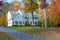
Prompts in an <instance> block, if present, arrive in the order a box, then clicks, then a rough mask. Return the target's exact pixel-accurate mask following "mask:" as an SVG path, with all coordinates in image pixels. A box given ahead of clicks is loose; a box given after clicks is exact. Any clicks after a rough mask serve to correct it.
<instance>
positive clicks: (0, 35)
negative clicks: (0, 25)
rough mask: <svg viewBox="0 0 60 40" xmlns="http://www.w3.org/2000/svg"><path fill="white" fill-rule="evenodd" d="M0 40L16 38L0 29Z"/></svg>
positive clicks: (15, 39) (14, 39) (13, 39)
mask: <svg viewBox="0 0 60 40" xmlns="http://www.w3.org/2000/svg"><path fill="white" fill-rule="evenodd" d="M0 40H18V39H17V38H14V37H13V36H11V35H8V34H7V33H5V32H2V31H0Z"/></svg>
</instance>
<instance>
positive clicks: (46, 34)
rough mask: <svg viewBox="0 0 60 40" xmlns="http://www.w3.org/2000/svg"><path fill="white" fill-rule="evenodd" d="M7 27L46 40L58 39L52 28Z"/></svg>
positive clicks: (59, 39)
mask: <svg viewBox="0 0 60 40" xmlns="http://www.w3.org/2000/svg"><path fill="white" fill-rule="evenodd" d="M8 28H10V29H13V30H16V31H19V32H23V33H26V34H30V35H34V36H37V37H41V38H46V40H60V37H57V36H54V34H53V30H52V31H50V30H51V29H54V28H40V27H31V26H20V27H19V26H12V27H8Z"/></svg>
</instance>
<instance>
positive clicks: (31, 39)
mask: <svg viewBox="0 0 60 40" xmlns="http://www.w3.org/2000/svg"><path fill="white" fill-rule="evenodd" d="M0 30H1V31H3V32H6V33H8V34H10V35H12V36H14V37H16V38H18V39H19V40H44V39H43V38H38V37H35V36H31V35H28V34H24V33H20V32H17V31H15V30H10V29H8V28H6V27H0Z"/></svg>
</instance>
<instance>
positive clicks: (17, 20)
mask: <svg viewBox="0 0 60 40" xmlns="http://www.w3.org/2000/svg"><path fill="white" fill-rule="evenodd" d="M38 21H39V19H38V14H37V13H36V12H33V17H32V13H30V12H29V13H27V14H24V13H23V12H21V11H20V10H18V11H17V12H14V11H9V12H8V13H7V26H25V25H26V22H27V23H28V24H29V25H34V26H35V25H38Z"/></svg>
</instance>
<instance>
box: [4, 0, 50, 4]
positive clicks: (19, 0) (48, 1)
mask: <svg viewBox="0 0 60 40" xmlns="http://www.w3.org/2000/svg"><path fill="white" fill-rule="evenodd" d="M3 1H4V2H8V3H10V2H12V1H14V0H3ZM17 1H18V2H21V1H22V0H17ZM47 3H48V4H51V2H50V0H47Z"/></svg>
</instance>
